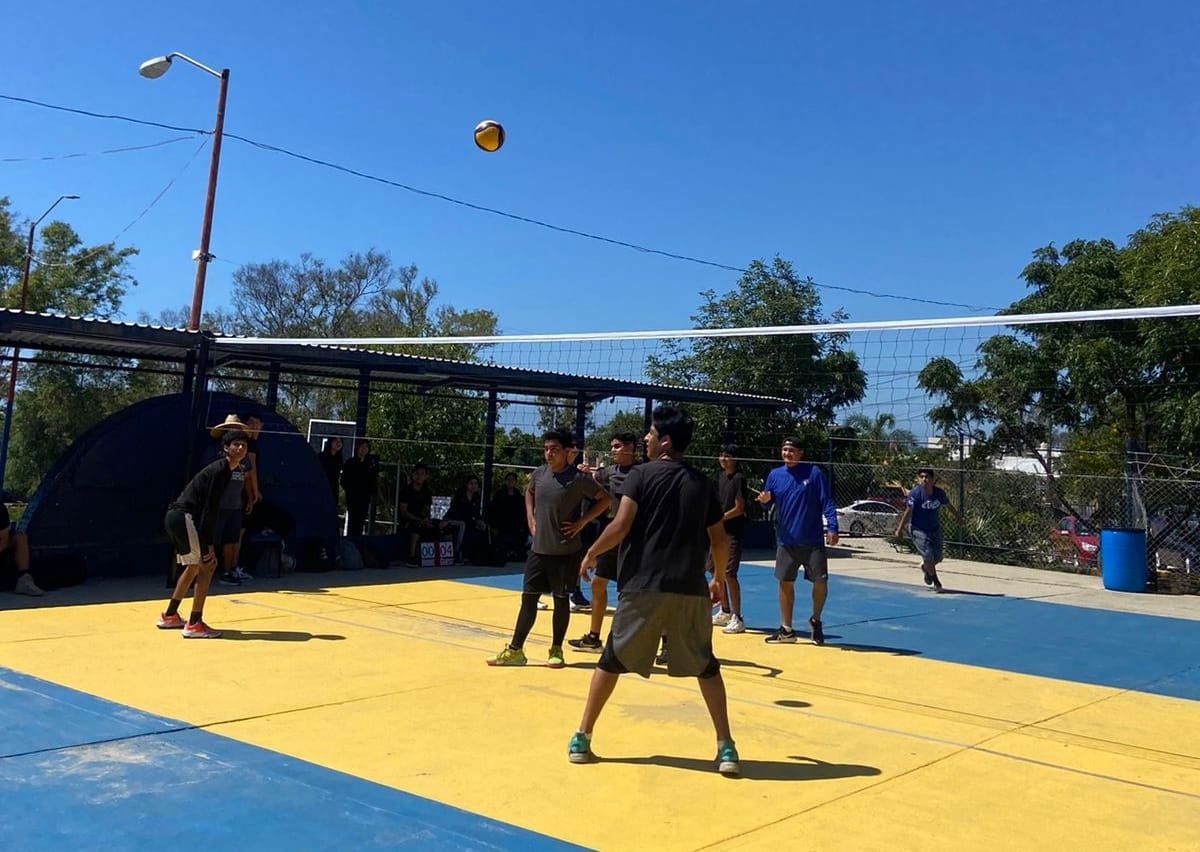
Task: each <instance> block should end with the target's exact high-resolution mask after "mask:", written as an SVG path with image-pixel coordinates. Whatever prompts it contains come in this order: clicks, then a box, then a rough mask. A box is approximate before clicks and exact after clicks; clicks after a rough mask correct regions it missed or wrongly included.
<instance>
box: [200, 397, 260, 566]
mask: <svg viewBox="0 0 1200 852" xmlns="http://www.w3.org/2000/svg"><path fill="white" fill-rule="evenodd" d="M248 419H249V418H247V420H248ZM260 422H261V421H260ZM231 429H236V430H238V431H240V432H244V433H245V434H246V449H247V451H246V458H245V459H244V460H243V461H242V463H241V464H239V465H238V466H237V467H235V468H234V469H233V471H232V473H231V477H230V481H229V484H228V485H227V486H226V488H225V492H224V493H223V494H222V495H221V504H220V509H219V511H218V514H217V527H216V535H215V537H214V540H213V545H214V547H217V548H219V556H220V564H221V573H220V574H219V575H218V577H217V579H218V581H219V582H220V583H221V584H222V585H225V586H240V585H241V584H242V581H243V580H252V579H254V578H253V577H251V576H250V574H248V573H246V572H245V571H243V570H242V569H241V568H240V567H239V566H238V555H239V552H240V551H241V547H242V532H243V528H244V519H245V516H246V515H248V514H250V511H251V510H252V509H253V508H254V501H253V500H252V499H251V496H252V490H253V489H252V483H251V482H250V477H251V475H252V470H253V468H252V467H251V465H252V459H251V456H250V447H251V446H252V445H253V443H254V441H253V438H252V430H251V427H250V426H249V425H248V424H247V423H245V422H243V421H242V420H240V419H239V418H238V416H237V415H236V414H230V415H228V416H227V417H226V418H225V420H224V421H222V422H221V423H218V424H217V425H216V426H214V427H213V428H212V429H210V430H209V434H210V435H212V437H213V438H215V439H217V440H220V439H221V437H222V436H223V435H225V434H227V433H228V432H229V431H230V430H231Z"/></svg>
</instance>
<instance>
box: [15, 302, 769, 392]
mask: <svg viewBox="0 0 1200 852" xmlns="http://www.w3.org/2000/svg"><path fill="white" fill-rule="evenodd" d="M206 337H207V338H208V339H209V341H210V342H211V341H213V340H217V339H219V340H220V343H219V344H217V345H210V346H208V347H207V348H208V353H209V364H210V368H218V369H239V370H251V371H257V372H269V371H271V370H272V369H279V370H280V371H281V372H284V373H289V374H292V375H301V376H311V377H320V378H340V379H349V380H354V381H357V380H358V379H359V378H361V377H364V376H365V377H368V378H369V379H370V381H371V382H372V383H378V382H387V383H399V384H410V385H417V386H420V387H438V386H450V387H454V388H459V389H464V390H496V391H498V392H500V393H511V394H526V395H531V396H539V395H546V396H561V397H568V398H577V397H579V396H581V395H582V396H583V397H584V398H585V399H586V400H600V399H606V398H608V397H613V396H622V397H632V398H636V399H672V400H676V401H679V402H690V403H696V404H705V405H737V406H743V407H750V408H765V409H778V408H785V407H789V406H790V405H791V404H792V403H791V402H790V401H789V400H786V399H781V398H778V397H767V396H758V395H755V394H749V393H739V392H735V391H713V390H705V389H703V388H686V387H677V386H670V385H656V384H650V383H646V382H636V381H626V380H623V379H612V378H605V377H601V376H581V375H569V374H564V373H555V372H551V371H549V370H540V369H531V368H517V367H502V366H496V365H492V364H484V363H476V362H470V361H456V360H452V359H447V358H433V357H429V356H422V355H411V354H406V353H395V352H378V351H372V350H368V349H356V348H352V347H346V346H328V345H323V344H300V343H281V344H262V343H256V344H241V345H240V344H238V342H237V340H238V339H237V337H232V336H224V335H219V334H213V333H211V332H198V331H188V330H187V329H179V328H164V327H162V326H157V325H151V324H147V323H132V322H123V321H118V320H104V319H94V318H88V317H77V316H63V315H59V314H50V313H35V312H32V311H19V310H15V309H0V345H3V346H10V347H11V346H19V347H21V348H22V349H31V350H39V351H51V352H75V353H81V354H86V355H98V356H110V357H121V358H138V359H149V360H155V361H165V362H169V363H179V364H182V363H183V362H185V361H186V360H187V358H188V356H189V354H190V353H195V352H198V351H200V349H201V346H202V343H203V341H204V338H206Z"/></svg>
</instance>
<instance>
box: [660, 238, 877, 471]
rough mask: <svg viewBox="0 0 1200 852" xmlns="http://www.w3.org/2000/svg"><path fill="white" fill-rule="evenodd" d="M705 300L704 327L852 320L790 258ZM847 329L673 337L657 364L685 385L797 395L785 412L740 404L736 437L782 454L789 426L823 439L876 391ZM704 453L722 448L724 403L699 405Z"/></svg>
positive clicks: (750, 271)
mask: <svg viewBox="0 0 1200 852" xmlns="http://www.w3.org/2000/svg"><path fill="white" fill-rule="evenodd" d="M701 297H702V298H703V300H704V302H703V304H702V305H701V306H700V308H699V311H698V313H696V314H695V315H693V317H692V320H693V323H694V325H695V327H696V328H714V329H716V328H745V327H763V326H779V325H814V324H823V323H827V322H830V321H841V320H844V319H846V314H845V313H843V312H842V311H840V310H839V311H834V312H833V314H832V315H831V316H830V317H827V316H825V314H824V313H823V312H822V310H821V297H820V295H819V294H818V292H817V287H816V284H815V282H813V280H812V279H811V278H805V279H801V278H800V277H799V276H797V275H796V273H795V271H794V270H793V269H792V266H791V264H790V263H788V262H787V261H786V260H783V259H782V258H780V257H776V258H774V260H772V261H771V263H770V264H769V265H768V264H766V263H764V262H763V261H761V260H755V261H753V262H752V263H751V264H750V266H749V267H748V268H747V270H746V272H745V274H744V275H742V277H741V278H740V279H739V280H738V282H737V284H736V285H735V287H734V288H733V289H732V290H730V291H729V292H728V293H724V294H722V295H720V296H718V295H717V294H716V293H715V292H713V291H711V290H709V291H706V292H704V293H701ZM846 342H847V336H846V335H845V334H840V333H837V332H833V333H824V334H788V335H760V336H747V337H704V338H696V339H693V340H690V341H668V342H667V344H666V345H665V353H664V355H663V356H661V357H657V356H655V357H651V358H650V359H648V364H647V372H648V374H649V375H650V377H651V378H652V379H653V380H654V381H656V382H659V383H661V384H667V385H671V384H674V385H684V386H692V387H700V388H709V389H720V390H732V391H740V392H742V393H750V394H759V395H764V396H775V397H781V398H783V399H787V400H789V401H790V405H788V406H786V407H785V408H784V409H783V410H781V411H777V412H771V413H766V412H761V411H757V410H753V409H744V410H740V411H739V412H738V416H737V428H736V433H737V434H736V435H735V436H734V438H735V440H737V442H738V443H739V444H740V445H742V446H743V447H744V448H747V449H748V450H749V451H750V452H754V453H769V454H770V455H771V456H772V457H774V456H775V455H776V453H777V450H778V440H777V439H778V438H779V437H780V435H781V434H782V433H784V432H788V431H798V432H802V433H805V432H806V433H809V434H810V435H811V440H812V442H813V443H814V444H815V445H817V446H820V445H823V444H824V443H825V441H824V434H825V432H826V430H827V429H828V428H829V427H830V426H831V425H832V424H833V422H834V418H835V416H836V412H837V411H838V410H839V409H840V408H842V407H844V406H847V405H850V404H852V403H855V402H858V401H859V400H861V399H862V398H863V396H864V394H865V393H866V389H867V376H866V373H865V372H864V371H863V369H862V367H861V366H860V365H859V362H858V357H857V356H856V355H855V354H854V353H853V352H851V351H849V350H847V349H846ZM692 414H693V416H694V417H695V418H696V420H697V426H698V430H697V437H696V439H694V440H695V443H696V444H697V447H696V452H697V453H699V454H707V455H715V451H716V446H717V444H719V443H720V441H721V438H722V436H723V433H724V431H725V416H726V412H725V410H724V409H707V410H704V411H693V412H692Z"/></svg>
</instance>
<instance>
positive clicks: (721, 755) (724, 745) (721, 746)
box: [716, 740, 741, 775]
mask: <svg viewBox="0 0 1200 852" xmlns="http://www.w3.org/2000/svg"><path fill="white" fill-rule="evenodd" d="M716 760H717V771H718V772H720V773H721V774H722V775H737V774H738V773H740V772H741V767H740V766H738V753H737V747H736V746H735V745H734V744H733V740H725V741H724V742H720V743H717V757H716Z"/></svg>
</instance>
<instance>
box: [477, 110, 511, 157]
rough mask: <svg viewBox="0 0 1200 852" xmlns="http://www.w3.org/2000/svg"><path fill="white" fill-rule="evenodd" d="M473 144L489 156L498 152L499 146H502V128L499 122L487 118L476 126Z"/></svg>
mask: <svg viewBox="0 0 1200 852" xmlns="http://www.w3.org/2000/svg"><path fill="white" fill-rule="evenodd" d="M475 144H476V145H478V146H479V148H480V150H483V151H487V152H488V153H489V154H490V153H494V152H496V151H499V150H500V146H501V145H503V144H504V128H503V127H501V126H500V122H498V121H492V120H491V119H490V118H488V119H484V120H483V121H481V122H479V123H478V124H476V125H475Z"/></svg>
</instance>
